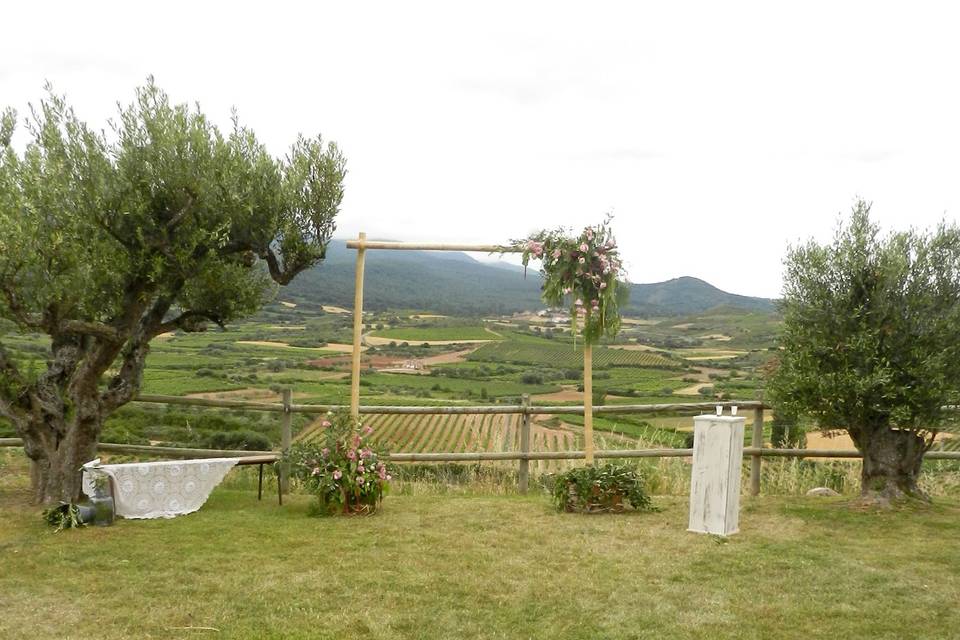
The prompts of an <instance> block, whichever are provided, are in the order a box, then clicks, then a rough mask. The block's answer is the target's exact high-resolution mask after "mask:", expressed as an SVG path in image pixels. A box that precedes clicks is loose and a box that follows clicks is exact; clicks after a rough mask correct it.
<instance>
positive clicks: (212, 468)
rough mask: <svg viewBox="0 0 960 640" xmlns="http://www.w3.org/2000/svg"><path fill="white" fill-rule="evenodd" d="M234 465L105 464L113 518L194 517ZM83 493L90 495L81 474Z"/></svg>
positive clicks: (218, 461)
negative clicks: (111, 498) (108, 477)
mask: <svg viewBox="0 0 960 640" xmlns="http://www.w3.org/2000/svg"><path fill="white" fill-rule="evenodd" d="M236 463H237V459H236V458H205V459H201V460H183V461H170V462H134V463H129V464H104V465H99V466H98V467H96V468H98V469H100V470H102V471H104V472H105V473H106V474H107V475H109V476H110V477H111V478H112V479H113V482H112V485H113V500H114V505H115V509H116V514H117V515H118V516H122V517H124V518H172V517H174V516H178V515H182V514H184V513H193V512H194V511H196V510H197V509H199V508H200V507H202V506H203V503H204V502H206V501H207V498H208V497H210V492H211V491H213V489H214V487H216V486H217V485H218V484H220V481H221V480H223V477H224V476H225V475H227V472H228V471H230V469H232V468H233V465H235V464H236ZM83 491H84V493H86V494H87V495H91V494H92V493H93V487H92V486H91V485H90V482H89V474H88V473H84V482H83Z"/></svg>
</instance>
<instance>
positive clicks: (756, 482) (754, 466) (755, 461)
mask: <svg viewBox="0 0 960 640" xmlns="http://www.w3.org/2000/svg"><path fill="white" fill-rule="evenodd" d="M750 445H751V446H752V447H755V448H757V449H760V448H761V447H763V407H762V406H761V407H759V408H757V409H754V410H753V439H752V440H751V442H750ZM760 460H761V458H760V454H759V453H754V454H753V455H752V456H751V457H750V495H751V496H758V495H760Z"/></svg>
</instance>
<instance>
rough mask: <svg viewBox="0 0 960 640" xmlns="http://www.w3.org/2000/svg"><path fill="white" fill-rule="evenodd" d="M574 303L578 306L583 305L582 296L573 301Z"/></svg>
mask: <svg viewBox="0 0 960 640" xmlns="http://www.w3.org/2000/svg"><path fill="white" fill-rule="evenodd" d="M573 304H575V305H577V306H578V307H582V306H583V300H581V299H580V298H577V299H576V300H574V301H573Z"/></svg>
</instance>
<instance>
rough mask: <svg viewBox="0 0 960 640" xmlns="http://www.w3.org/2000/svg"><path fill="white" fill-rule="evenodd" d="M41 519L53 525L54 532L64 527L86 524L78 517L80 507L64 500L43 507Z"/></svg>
mask: <svg viewBox="0 0 960 640" xmlns="http://www.w3.org/2000/svg"><path fill="white" fill-rule="evenodd" d="M43 521H44V522H46V523H47V524H48V525H50V526H51V527H53V532H54V533H59V532H61V531H63V530H64V529H79V528H80V527H84V526H86V525H85V524H84V523H83V521H82V520H81V519H80V509H79V508H78V507H77V505H75V504H72V503H66V502H64V503H61V504H58V505H57V506H55V507H50V508H49V509H45V510H44V512H43Z"/></svg>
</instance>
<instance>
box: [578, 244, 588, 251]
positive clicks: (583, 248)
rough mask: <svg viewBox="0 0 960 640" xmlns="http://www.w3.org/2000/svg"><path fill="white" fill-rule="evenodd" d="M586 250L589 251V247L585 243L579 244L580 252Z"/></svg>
mask: <svg viewBox="0 0 960 640" xmlns="http://www.w3.org/2000/svg"><path fill="white" fill-rule="evenodd" d="M588 249H590V245H588V244H587V243H586V242H583V243H581V244H580V251H587V250H588Z"/></svg>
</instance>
